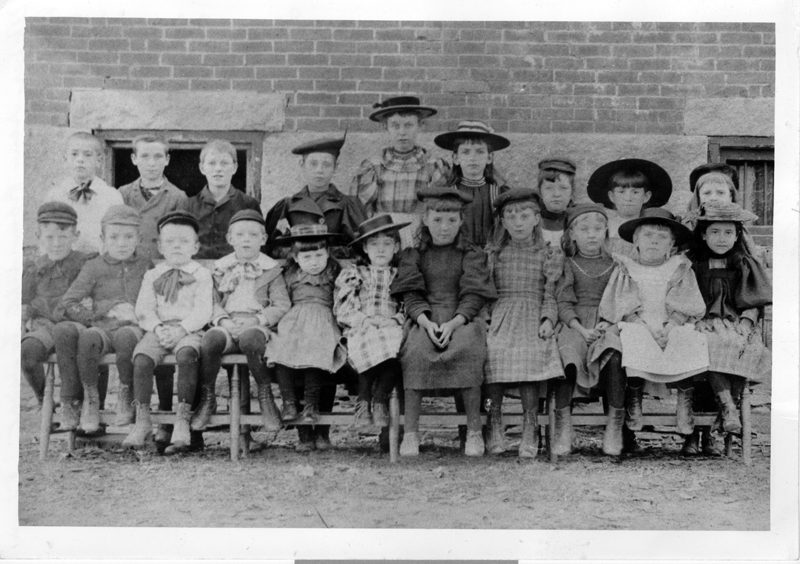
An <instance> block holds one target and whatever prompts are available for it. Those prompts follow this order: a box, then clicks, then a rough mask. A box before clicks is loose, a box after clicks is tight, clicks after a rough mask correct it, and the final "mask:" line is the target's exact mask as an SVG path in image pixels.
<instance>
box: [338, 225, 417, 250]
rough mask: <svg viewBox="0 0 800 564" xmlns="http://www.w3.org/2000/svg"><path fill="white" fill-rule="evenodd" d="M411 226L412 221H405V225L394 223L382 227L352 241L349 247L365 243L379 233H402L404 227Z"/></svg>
mask: <svg viewBox="0 0 800 564" xmlns="http://www.w3.org/2000/svg"><path fill="white" fill-rule="evenodd" d="M409 225H411V222H410V221H404V222H403V223H392V224H391V225H382V226H380V227H376V228H375V229H373V230H372V231H367V232H366V233H364V234H363V235H361V236H359V237H356V238H355V239H353V240H352V241H350V242H349V243H348V245H351V246H352V245H355V244H357V243H360V242H362V241H364V240H365V239H369V238H370V237H372V236H373V235H377V234H378V233H387V232H392V231H400V230H401V229H402V228H403V227H408V226H409Z"/></svg>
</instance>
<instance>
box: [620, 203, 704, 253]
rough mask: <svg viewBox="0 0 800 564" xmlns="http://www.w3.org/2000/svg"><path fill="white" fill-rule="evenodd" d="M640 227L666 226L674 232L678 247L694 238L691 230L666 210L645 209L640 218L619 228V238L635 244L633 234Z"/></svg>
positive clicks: (631, 220)
mask: <svg viewBox="0 0 800 564" xmlns="http://www.w3.org/2000/svg"><path fill="white" fill-rule="evenodd" d="M640 225H666V226H667V227H669V228H670V229H671V230H672V234H673V235H674V236H675V244H676V245H678V246H680V245H682V244H683V243H686V242H687V241H689V239H691V237H692V232H691V231H690V230H689V228H688V227H686V226H685V225H683V224H682V223H681V222H680V221H678V220H676V219H675V216H674V215H672V214H671V213H670V212H669V211H667V210H665V209H664V208H645V209H643V210H642V214H641V215H640V216H639V217H637V218H635V219H629V220H628V221H626V222H625V223H623V224H622V225H620V226H619V236H620V237H621V238H622V239H624V240H625V241H628V242H629V243H633V234H634V232H635V231H636V228H637V227H639V226H640Z"/></svg>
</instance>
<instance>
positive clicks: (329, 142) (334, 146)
mask: <svg viewBox="0 0 800 564" xmlns="http://www.w3.org/2000/svg"><path fill="white" fill-rule="evenodd" d="M346 137H347V132H345V134H344V136H342V137H339V138H336V139H333V138H330V137H328V138H325V139H315V140H314V141H309V142H308V143H303V144H302V145H298V146H297V147H295V148H294V149H292V153H293V154H295V155H307V154H309V153H329V154H331V155H333V156H334V157H336V158H338V157H339V152H340V151H341V150H342V146H343V145H344V141H345V138H346Z"/></svg>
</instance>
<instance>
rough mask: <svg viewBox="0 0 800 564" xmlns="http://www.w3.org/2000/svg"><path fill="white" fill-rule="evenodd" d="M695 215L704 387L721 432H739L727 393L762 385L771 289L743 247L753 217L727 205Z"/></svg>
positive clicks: (705, 208) (767, 367)
mask: <svg viewBox="0 0 800 564" xmlns="http://www.w3.org/2000/svg"><path fill="white" fill-rule="evenodd" d="M699 212H700V213H699V215H698V216H697V227H696V228H695V231H694V236H695V249H696V250H695V251H693V252H692V256H691V259H692V268H693V269H694V272H695V274H696V275H697V282H698V284H699V286H700V292H701V293H702V295H703V299H704V300H705V304H706V307H707V311H706V315H705V317H704V318H703V319H702V320H700V321H698V322H697V330H698V331H701V332H702V333H704V334H705V336H706V338H707V339H708V356H709V372H708V382H709V384H710V385H711V389H712V390H713V392H714V394H715V396H716V399H717V403H718V405H719V407H720V412H721V416H722V428H723V431H725V432H726V433H738V432H740V431H741V423H740V421H739V411H738V409H737V408H736V404H735V402H734V399H733V396H732V395H731V390H735V391H739V390H741V388H742V386H743V385H745V384H746V382H747V380H750V381H754V382H760V381H762V380H763V379H764V378H765V377H767V375H768V374H769V373H770V369H771V358H770V352H769V350H768V349H767V348H766V347H765V346H764V343H763V341H762V336H761V330H760V328H759V326H758V320H759V317H760V316H761V315H762V313H763V308H764V307H765V306H768V305H770V304H771V303H772V285H771V284H770V282H769V276H768V275H767V273H766V271H765V270H764V268H763V267H762V265H761V264H760V263H759V262H758V261H757V260H755V259H754V258H753V257H752V256H750V254H749V253H747V251H746V250H745V247H744V237H743V235H744V229H745V228H744V223H745V222H748V221H753V220H755V219H756V218H757V216H756V215H755V214H752V213H750V212H748V211H746V210H743V209H742V208H741V207H739V205H737V204H733V203H725V202H712V203H708V204H705V205H703V206H702V207H701V208H700V210H699ZM736 395H738V394H736Z"/></svg>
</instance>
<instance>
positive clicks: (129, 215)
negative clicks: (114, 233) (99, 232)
mask: <svg viewBox="0 0 800 564" xmlns="http://www.w3.org/2000/svg"><path fill="white" fill-rule="evenodd" d="M100 223H101V225H133V226H134V227H139V226H140V225H141V224H142V216H141V214H140V213H139V211H138V210H136V209H134V208H132V207H130V206H126V205H125V204H118V205H116V206H111V207H110V208H108V209H107V210H106V213H104V214H103V219H101V220H100Z"/></svg>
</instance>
